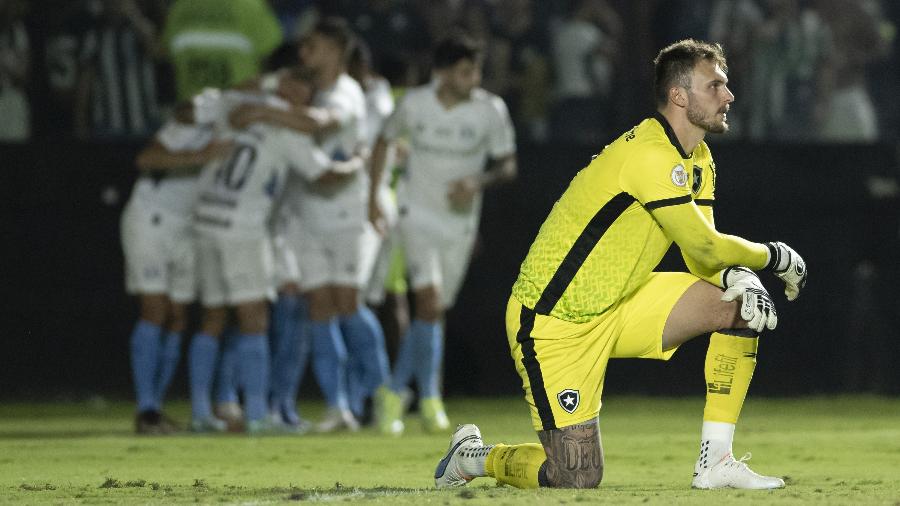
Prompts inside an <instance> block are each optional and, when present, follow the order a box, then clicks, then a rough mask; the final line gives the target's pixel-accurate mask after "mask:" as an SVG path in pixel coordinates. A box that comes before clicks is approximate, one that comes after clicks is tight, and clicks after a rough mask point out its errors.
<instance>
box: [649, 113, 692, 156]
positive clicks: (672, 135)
mask: <svg viewBox="0 0 900 506" xmlns="http://www.w3.org/2000/svg"><path fill="white" fill-rule="evenodd" d="M653 119H655V120H656V121H659V124H660V125H662V127H663V130H664V131H665V132H666V137H668V138H669V142H670V143H671V144H672V145H673V146H675V149H677V150H678V154H679V155H681V158H683V159H685V160H690V158H691V156H692V155H689V154H687V153H685V152H684V148H682V147H681V143H680V142H678V136H676V135H675V130H672V125H670V124H669V120H667V119H666V117H665V116H663V115H662V113H660V112H659V111H656V112H655V113H653Z"/></svg>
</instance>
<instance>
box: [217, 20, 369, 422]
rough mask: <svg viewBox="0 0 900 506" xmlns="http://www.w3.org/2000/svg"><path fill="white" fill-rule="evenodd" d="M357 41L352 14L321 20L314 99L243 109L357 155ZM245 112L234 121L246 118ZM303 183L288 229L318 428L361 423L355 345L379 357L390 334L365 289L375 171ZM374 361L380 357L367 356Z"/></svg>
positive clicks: (310, 58) (313, 39)
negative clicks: (353, 383)
mask: <svg viewBox="0 0 900 506" xmlns="http://www.w3.org/2000/svg"><path fill="white" fill-rule="evenodd" d="M352 43H353V34H352V32H351V31H350V28H349V26H348V25H347V23H346V21H345V20H343V19H341V18H324V19H322V20H320V21H319V22H318V23H316V25H315V26H314V27H313V28H312V31H311V32H310V33H309V34H308V36H307V37H306V38H305V39H304V40H303V42H302V44H301V47H300V57H301V60H302V62H303V66H304V69H305V70H306V71H308V72H309V73H310V74H311V76H312V81H313V83H314V85H315V88H316V93H315V95H314V97H313V100H312V106H311V107H308V108H295V109H294V110H292V111H290V113H289V114H272V111H271V110H268V111H267V110H265V109H263V108H260V107H255V108H251V107H247V108H245V109H244V110H243V111H238V112H239V116H240V117H243V118H250V119H253V118H261V119H262V121H267V122H271V123H273V124H278V125H282V126H284V127H287V128H292V129H295V130H297V131H300V132H305V133H308V134H310V135H313V136H315V137H316V138H317V139H320V146H321V148H322V150H323V151H324V152H325V153H327V154H328V155H329V156H330V157H331V158H332V159H333V160H336V161H341V160H347V159H350V158H352V157H354V156H357V154H360V153H361V152H362V151H363V148H364V146H365V117H366V104H365V97H364V96H363V92H362V89H361V88H360V86H359V84H358V83H357V82H356V81H355V80H354V79H353V78H352V77H350V76H349V75H347V73H346V63H347V57H348V55H349V51H350V49H351V46H352ZM240 117H239V118H234V117H233V120H234V119H238V120H239V121H244V119H241V118H240ZM297 181H299V180H297ZM295 190H296V195H292V196H290V198H289V200H290V201H291V203H292V204H293V205H292V206H291V207H293V208H294V210H295V211H296V212H297V216H296V219H297V223H295V225H296V226H289V227H288V234H287V235H288V238H289V240H290V242H291V246H293V247H294V250H295V251H296V253H297V256H298V261H299V264H300V273H301V285H302V289H303V290H304V292H305V294H306V297H307V299H308V301H309V319H310V323H309V327H308V328H309V332H310V334H311V336H312V341H313V372H314V373H315V376H316V379H317V381H318V382H319V386H320V387H321V389H322V393H323V395H324V397H325V402H326V404H327V405H328V410H327V412H326V414H325V417H324V419H323V420H322V421H321V422H320V423H319V424H318V425H317V426H316V430H318V431H320V432H330V431H333V430H338V429H344V428H346V429H350V430H356V429H357V428H358V427H359V424H358V422H357V421H356V418H355V417H354V416H353V413H352V412H351V411H350V404H349V394H348V385H347V361H348V349H349V351H350V352H351V353H358V354H359V355H360V356H362V357H375V356H376V355H377V354H378V353H379V351H378V349H379V346H380V347H381V348H382V349H383V344H380V343H383V341H384V338H383V336H381V327H380V325H379V323H378V320H377V318H375V315H374V314H373V313H372V312H371V311H370V310H369V309H368V308H366V307H365V306H364V305H362V304H360V296H359V294H360V291H359V289H360V288H361V287H362V286H364V284H365V283H366V282H367V281H368V279H369V276H370V274H371V270H372V264H373V263H374V256H375V252H376V250H377V248H378V238H377V234H376V233H375V231H374V230H373V229H372V227H371V226H369V224H368V222H367V220H366V213H365V209H366V198H367V196H368V178H367V177H366V175H365V174H364V173H363V171H360V172H359V173H358V174H357V175H356V176H355V177H352V178H347V179H343V180H341V181H338V182H323V181H308V180H307V181H303V182H302V184H300V185H293V184H292V185H291V187H290V189H289V191H295ZM292 232H293V233H292ZM370 362H374V361H367V362H366V363H370ZM374 367H377V363H376V364H374ZM372 376H373V377H375V376H377V374H373V375H372Z"/></svg>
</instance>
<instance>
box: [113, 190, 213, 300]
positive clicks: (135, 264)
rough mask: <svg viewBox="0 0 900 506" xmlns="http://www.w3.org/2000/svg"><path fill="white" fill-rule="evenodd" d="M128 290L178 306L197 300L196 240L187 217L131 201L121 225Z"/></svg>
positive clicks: (134, 293) (126, 288)
mask: <svg viewBox="0 0 900 506" xmlns="http://www.w3.org/2000/svg"><path fill="white" fill-rule="evenodd" d="M120 230H121V236H122V250H123V252H124V255H125V290H126V291H127V292H128V293H129V294H132V295H140V294H166V295H168V296H169V298H170V299H171V300H172V301H174V302H177V303H183V304H186V303H189V302H193V301H194V300H195V299H196V298H197V272H196V268H195V255H194V238H193V232H192V230H191V225H190V221H189V220H188V219H186V218H184V217H181V216H178V215H175V214H172V213H168V212H166V211H163V210H160V209H155V208H153V207H151V206H147V205H143V204H141V203H140V202H136V201H131V202H129V203H128V205H126V206H125V210H124V211H123V212H122V219H121V221H120Z"/></svg>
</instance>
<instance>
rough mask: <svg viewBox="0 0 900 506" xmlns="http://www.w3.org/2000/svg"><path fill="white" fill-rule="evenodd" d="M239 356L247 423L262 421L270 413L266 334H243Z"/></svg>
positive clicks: (239, 345) (239, 344) (240, 339)
mask: <svg viewBox="0 0 900 506" xmlns="http://www.w3.org/2000/svg"><path fill="white" fill-rule="evenodd" d="M238 354H239V356H240V365H239V366H238V376H239V378H240V383H241V387H242V388H243V391H244V408H245V409H244V411H245V417H246V421H247V422H248V423H249V422H253V421H256V420H262V419H263V418H265V416H266V414H267V413H268V408H267V402H266V398H267V394H268V382H269V341H268V337H267V336H266V335H265V334H242V335H241V336H240V337H239V341H238Z"/></svg>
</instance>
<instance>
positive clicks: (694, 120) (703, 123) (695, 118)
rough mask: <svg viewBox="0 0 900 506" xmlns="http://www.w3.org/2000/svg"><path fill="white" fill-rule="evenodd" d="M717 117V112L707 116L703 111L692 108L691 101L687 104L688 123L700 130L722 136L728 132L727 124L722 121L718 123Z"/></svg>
mask: <svg viewBox="0 0 900 506" xmlns="http://www.w3.org/2000/svg"><path fill="white" fill-rule="evenodd" d="M718 115H719V111H716V113H715V114H712V115H710V116H707V115H705V114H703V111H701V110H700V108H699V107H695V106H694V104H693V101H691V102H690V103H689V104H688V109H687V119H688V121H690V122H691V124H692V125H694V126H696V127H699V128H702V129H703V130H705V131H707V132H709V133H713V134H723V133H725V132H727V131H728V123H727V122H726V121H725V120H724V119H723V120H721V121H719V120H718V119H717V116H718Z"/></svg>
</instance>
